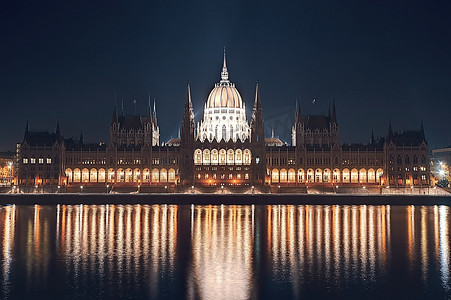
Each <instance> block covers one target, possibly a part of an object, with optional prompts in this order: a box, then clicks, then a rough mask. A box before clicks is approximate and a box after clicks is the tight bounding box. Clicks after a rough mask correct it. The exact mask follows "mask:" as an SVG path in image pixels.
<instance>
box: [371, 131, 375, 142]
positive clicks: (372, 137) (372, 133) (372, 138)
mask: <svg viewBox="0 0 451 300" xmlns="http://www.w3.org/2000/svg"><path fill="white" fill-rule="evenodd" d="M371 144H374V130H373V129H371Z"/></svg>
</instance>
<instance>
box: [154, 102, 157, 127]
mask: <svg viewBox="0 0 451 300" xmlns="http://www.w3.org/2000/svg"><path fill="white" fill-rule="evenodd" d="M153 118H154V119H155V122H156V121H157V108H156V105H155V98H153Z"/></svg>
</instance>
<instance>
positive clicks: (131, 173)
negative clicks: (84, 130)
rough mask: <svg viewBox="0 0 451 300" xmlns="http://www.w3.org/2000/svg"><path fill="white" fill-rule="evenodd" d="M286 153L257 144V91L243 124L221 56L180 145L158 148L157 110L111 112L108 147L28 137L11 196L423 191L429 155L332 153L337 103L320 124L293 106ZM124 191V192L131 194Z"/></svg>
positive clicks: (416, 146)
mask: <svg viewBox="0 0 451 300" xmlns="http://www.w3.org/2000/svg"><path fill="white" fill-rule="evenodd" d="M296 106H297V107H296V109H295V118H294V124H293V126H292V132H291V135H292V140H291V145H288V144H287V143H283V142H282V141H280V140H279V139H277V138H274V137H272V138H265V136H264V132H265V131H264V120H263V104H262V101H261V98H260V92H259V87H258V84H257V86H256V88H255V99H254V101H253V111H252V116H251V120H250V122H249V121H248V119H247V116H246V103H245V101H244V100H243V99H242V97H241V95H240V93H239V91H238V89H237V88H236V86H235V84H234V83H232V82H231V81H230V80H229V73H228V69H227V64H226V56H225V53H224V61H223V67H222V71H221V79H220V81H219V82H218V83H216V84H215V85H214V87H213V89H212V90H211V92H210V94H209V96H208V98H207V99H206V101H205V105H204V111H203V118H202V120H201V121H200V122H198V123H197V124H196V123H195V120H194V112H193V105H192V101H191V90H190V86H189V85H188V86H187V92H186V101H185V107H184V114H183V119H182V120H181V131H180V134H179V137H178V138H173V139H170V140H169V141H167V142H166V143H161V142H160V130H159V125H158V121H157V114H156V109H155V102H154V104H153V107H151V103H150V101H149V106H148V109H147V112H146V114H145V115H144V116H143V115H125V114H124V112H123V109H122V112H120V113H118V112H117V109H116V107H114V111H113V115H112V119H111V124H110V128H109V131H110V141H109V143H107V144H106V143H85V142H84V140H83V136H82V135H81V136H80V138H79V139H73V138H70V139H68V138H64V137H63V135H62V133H61V131H60V127H59V124H58V125H57V127H56V130H55V131H54V132H35V131H30V130H29V127H28V122H27V125H26V129H25V134H24V138H23V141H22V142H21V143H20V144H19V145H18V151H17V152H18V153H17V157H18V158H17V159H18V173H17V174H18V178H17V183H18V185H19V189H22V190H23V191H32V190H33V189H36V188H39V187H42V188H52V187H53V190H54V189H56V188H58V189H60V188H65V189H66V191H80V189H81V190H83V188H85V190H87V189H89V188H91V189H93V188H94V187H98V188H100V187H102V188H106V190H107V191H114V190H120V189H121V188H122V189H124V188H127V187H128V188H133V189H135V190H136V189H137V191H138V192H139V191H141V192H143V191H149V192H152V191H155V192H168V191H186V190H190V189H191V190H194V189H195V188H201V187H203V188H207V190H208V188H210V189H212V190H214V189H224V188H226V189H232V190H233V189H234V188H235V189H238V190H239V189H240V188H241V189H250V188H252V190H253V189H254V188H256V189H257V188H258V189H260V190H261V191H271V190H272V191H274V190H276V191H280V190H281V189H288V188H290V187H292V188H293V189H294V188H297V189H300V190H302V189H306V188H309V187H315V186H322V187H326V188H327V187H331V188H334V189H335V187H336V188H338V187H343V186H348V187H362V186H368V187H371V186H375V187H380V188H382V187H387V186H395V187H427V186H429V184H430V164H429V147H428V144H427V142H426V138H425V134H424V129H423V124H421V127H420V129H419V130H418V131H404V132H401V133H398V132H394V131H393V130H392V127H391V124H390V125H389V126H388V131H387V135H386V136H385V137H381V138H377V139H375V138H374V136H372V138H371V142H370V143H368V144H357V143H356V144H340V138H339V137H340V127H339V122H338V117H337V110H336V107H335V102H334V103H333V106H332V110H329V112H328V114H327V115H305V114H303V112H302V110H301V107H300V106H299V105H296ZM131 190H132V189H131Z"/></svg>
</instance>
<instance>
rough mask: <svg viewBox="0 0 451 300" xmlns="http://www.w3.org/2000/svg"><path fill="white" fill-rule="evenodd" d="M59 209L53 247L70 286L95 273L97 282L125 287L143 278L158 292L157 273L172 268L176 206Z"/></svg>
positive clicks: (151, 290)
mask: <svg viewBox="0 0 451 300" xmlns="http://www.w3.org/2000/svg"><path fill="white" fill-rule="evenodd" d="M60 210H61V212H59V214H60V215H61V220H62V223H61V224H59V227H60V229H59V230H60V232H61V236H62V238H61V239H60V241H59V251H60V253H61V255H62V256H63V257H62V260H63V261H65V262H66V274H70V276H72V278H71V280H72V281H73V283H74V285H75V286H83V285H84V284H86V283H87V282H86V281H87V280H89V278H90V276H92V274H95V273H98V276H99V279H98V281H99V284H100V285H101V286H103V285H105V284H108V283H109V282H116V283H118V284H119V285H124V286H126V285H130V284H133V282H138V281H141V280H142V278H141V277H142V276H148V277H149V282H151V284H150V293H151V294H152V295H153V296H156V295H157V294H158V282H159V280H160V278H161V274H162V273H161V272H162V271H163V270H166V271H169V272H170V271H171V270H172V269H173V268H174V259H175V251H176V246H177V210H178V208H177V206H168V205H155V206H148V205H143V206H141V205H133V206H132V205H105V206H96V205H76V206H64V205H63V206H61V208H60ZM119 288H120V286H119Z"/></svg>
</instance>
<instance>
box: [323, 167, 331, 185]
mask: <svg viewBox="0 0 451 300" xmlns="http://www.w3.org/2000/svg"><path fill="white" fill-rule="evenodd" d="M323 181H324V182H330V170H329V169H324V174H323Z"/></svg>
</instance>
